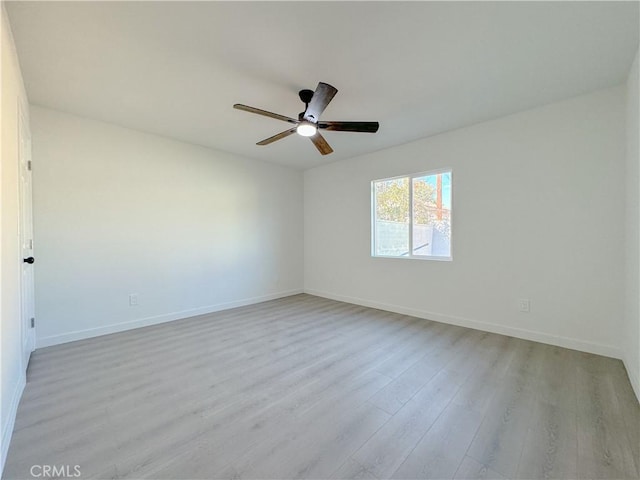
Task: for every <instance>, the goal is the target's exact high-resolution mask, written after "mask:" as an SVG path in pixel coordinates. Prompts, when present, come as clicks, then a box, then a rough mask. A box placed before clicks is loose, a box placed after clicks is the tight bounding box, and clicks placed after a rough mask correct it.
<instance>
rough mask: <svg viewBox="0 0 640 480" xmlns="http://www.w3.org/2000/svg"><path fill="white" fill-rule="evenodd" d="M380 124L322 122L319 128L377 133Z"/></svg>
mask: <svg viewBox="0 0 640 480" xmlns="http://www.w3.org/2000/svg"><path fill="white" fill-rule="evenodd" d="M379 127H380V124H379V123H378V122H320V123H318V128H322V129H324V130H331V131H334V132H364V133H376V132H377V131H378V128H379Z"/></svg>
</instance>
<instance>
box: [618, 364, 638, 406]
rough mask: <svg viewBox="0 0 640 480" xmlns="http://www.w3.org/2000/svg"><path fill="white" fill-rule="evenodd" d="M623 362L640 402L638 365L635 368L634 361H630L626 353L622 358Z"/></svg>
mask: <svg viewBox="0 0 640 480" xmlns="http://www.w3.org/2000/svg"><path fill="white" fill-rule="evenodd" d="M622 363H624V368H625V370H626V371H627V376H628V377H629V381H630V382H631V387H632V388H633V392H634V393H635V394H636V398H637V399H638V402H639V403H640V377H639V376H638V375H639V373H640V372H638V369H637V366H636V368H633V365H632V363H631V362H629V361H628V359H627V356H626V355H625V356H624V358H623V359H622Z"/></svg>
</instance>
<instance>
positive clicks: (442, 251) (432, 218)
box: [371, 170, 451, 260]
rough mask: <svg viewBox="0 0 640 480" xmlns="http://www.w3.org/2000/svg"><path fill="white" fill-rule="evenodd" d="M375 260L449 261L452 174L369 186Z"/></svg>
mask: <svg viewBox="0 0 640 480" xmlns="http://www.w3.org/2000/svg"><path fill="white" fill-rule="evenodd" d="M371 203H372V219H373V221H372V232H371V237H372V255H373V256H374V257H403V258H428V259H435V260H451V170H439V171H435V172H426V173H418V174H415V175H407V176H403V177H394V178H385V179H382V180H375V181H373V182H371Z"/></svg>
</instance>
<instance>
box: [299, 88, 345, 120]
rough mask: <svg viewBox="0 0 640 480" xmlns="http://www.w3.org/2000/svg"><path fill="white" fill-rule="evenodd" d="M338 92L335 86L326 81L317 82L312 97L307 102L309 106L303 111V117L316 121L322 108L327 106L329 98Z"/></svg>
mask: <svg viewBox="0 0 640 480" xmlns="http://www.w3.org/2000/svg"><path fill="white" fill-rule="evenodd" d="M336 93H338V89H337V88H336V87H332V86H331V85H329V84H328V83H322V82H320V83H318V87H317V88H316V91H315V92H313V97H311V101H310V102H309V106H308V107H307V109H306V110H305V112H304V117H303V118H304V119H305V120H308V121H310V122H313V123H318V119H319V118H320V115H322V112H324V109H325V108H327V105H329V102H330V101H331V99H332V98H333V97H334V96H335V94H336Z"/></svg>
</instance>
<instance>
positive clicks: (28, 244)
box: [18, 104, 36, 371]
mask: <svg viewBox="0 0 640 480" xmlns="http://www.w3.org/2000/svg"><path fill="white" fill-rule="evenodd" d="M25 111H26V109H25V108H24V107H23V106H22V104H20V105H18V116H19V118H18V137H19V138H18V145H19V152H18V155H19V162H20V165H19V175H20V181H19V189H20V249H21V252H20V254H21V256H20V262H21V265H22V267H21V277H20V281H21V324H22V326H21V331H22V360H23V369H24V371H26V369H27V365H28V363H29V357H30V356H31V352H33V350H34V349H35V344H36V335H35V299H34V286H33V281H34V275H33V269H34V265H33V264H34V257H33V207H32V196H31V192H32V187H31V130H30V128H29V121H28V119H27V117H26V115H25Z"/></svg>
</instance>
